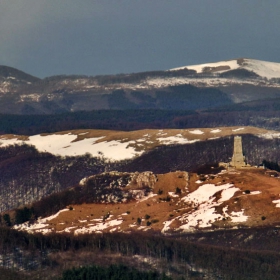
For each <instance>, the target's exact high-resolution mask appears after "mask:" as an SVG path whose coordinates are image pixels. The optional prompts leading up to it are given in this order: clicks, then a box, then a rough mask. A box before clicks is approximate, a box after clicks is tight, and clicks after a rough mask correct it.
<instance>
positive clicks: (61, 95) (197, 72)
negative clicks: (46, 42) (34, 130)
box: [0, 58, 280, 114]
mask: <svg viewBox="0 0 280 280" xmlns="http://www.w3.org/2000/svg"><path fill="white" fill-rule="evenodd" d="M3 69H4V68H3ZM3 71H4V70H3ZM4 72H5V71H4ZM0 73H1V68H0ZM22 75H23V74H22ZM26 75H27V76H26V79H27V78H28V79H29V80H28V79H27V80H26V81H24V82H20V81H19V79H10V78H9V79H8V78H7V77H6V78H5V77H4V76H5V75H3V77H2V79H3V81H2V83H1V81H0V112H2V113H15V114H52V113H61V112H75V111H82V110H86V111H90V110H100V109H114V110H115V109H121V110H127V109H169V110H178V109H186V110H201V109H208V108H213V107H218V106H222V105H227V104H231V103H240V102H244V101H252V100H260V99H263V97H264V96H266V97H267V98H279V96H280V63H276V62H275V63H274V62H266V61H261V60H252V59H245V58H242V59H236V60H229V61H222V62H215V63H208V64H207V63H206V64H199V65H192V66H184V67H179V68H173V69H170V70H162V71H149V72H141V73H131V74H118V75H104V76H84V75H80V76H79V75H70V76H67V75H60V76H53V77H47V78H44V79H37V78H34V77H32V76H28V74H26ZM6 76H7V75H6ZM0 77H1V75H0ZM11 77H12V76H11ZM31 77H32V78H31ZM12 78H14V77H12ZM7 79H8V80H7ZM248 88H250V90H249V91H248ZM9 93H10V94H9Z"/></svg>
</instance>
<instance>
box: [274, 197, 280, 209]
mask: <svg viewBox="0 0 280 280" xmlns="http://www.w3.org/2000/svg"><path fill="white" fill-rule="evenodd" d="M272 202H273V203H276V207H277V208H280V199H277V200H272Z"/></svg>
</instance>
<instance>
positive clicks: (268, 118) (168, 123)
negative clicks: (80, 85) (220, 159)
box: [0, 100, 280, 142]
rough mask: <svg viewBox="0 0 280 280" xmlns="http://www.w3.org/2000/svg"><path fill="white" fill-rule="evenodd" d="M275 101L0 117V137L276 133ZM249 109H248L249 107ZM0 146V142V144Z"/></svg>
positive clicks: (278, 112) (278, 126) (277, 113)
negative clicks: (243, 129) (240, 129)
mask: <svg viewBox="0 0 280 280" xmlns="http://www.w3.org/2000/svg"><path fill="white" fill-rule="evenodd" d="M279 104H280V103H279V100H277V101H276V100H274V101H271V102H263V104H260V103H257V104H255V105H254V106H253V105H252V103H248V104H243V105H233V106H230V107H223V108H220V109H213V110H211V111H210V110H207V111H198V112H197V111H186V110H154V109H146V110H143V109H142V110H139V109H137V110H136V109H135V110H97V111H83V112H73V113H62V114H55V115H5V114H0V133H1V134H9V133H10V134H21V135H34V134H39V133H51V132H57V131H65V130H71V129H111V130H125V131H128V130H138V129H146V128H183V129H186V128H198V127H218V126H256V127H262V128H266V129H275V130H280V110H279V108H280V105H279ZM251 105H252V106H253V107H252V106H251ZM0 142H1V141H0Z"/></svg>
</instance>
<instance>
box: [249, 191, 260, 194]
mask: <svg viewBox="0 0 280 280" xmlns="http://www.w3.org/2000/svg"><path fill="white" fill-rule="evenodd" d="M261 193H262V192H260V191H253V192H250V195H256V194H261Z"/></svg>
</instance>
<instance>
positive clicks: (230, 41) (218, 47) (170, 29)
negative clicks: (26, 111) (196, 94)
mask: <svg viewBox="0 0 280 280" xmlns="http://www.w3.org/2000/svg"><path fill="white" fill-rule="evenodd" d="M279 10H280V1H279V0H268V1H265V2H263V1H261V0H244V1H224V0H213V1H205V0H195V1H186V0H176V1H170V0H158V1H150V0H142V1H131V0H114V1H112V0H81V1H77V0H1V3H0V40H1V44H0V64H6V65H9V66H14V67H16V68H19V69H21V70H23V71H27V72H29V73H31V74H33V75H35V76H36V75H37V76H40V77H44V76H49V75H55V74H88V75H90V74H91V75H97V74H110V73H120V72H123V73H125V72H126V73H127V72H137V71H145V70H156V69H168V68H172V67H177V66H181V65H186V64H196V63H202V62H207V61H209V62H210V61H215V60H224V59H231V58H235V57H240V56H249V57H251V58H258V59H267V60H274V61H277V59H278V60H279V56H278V46H279V44H280V38H279V36H278V30H277V27H278V26H279V25H280V18H279V16H278V11H279Z"/></svg>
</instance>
